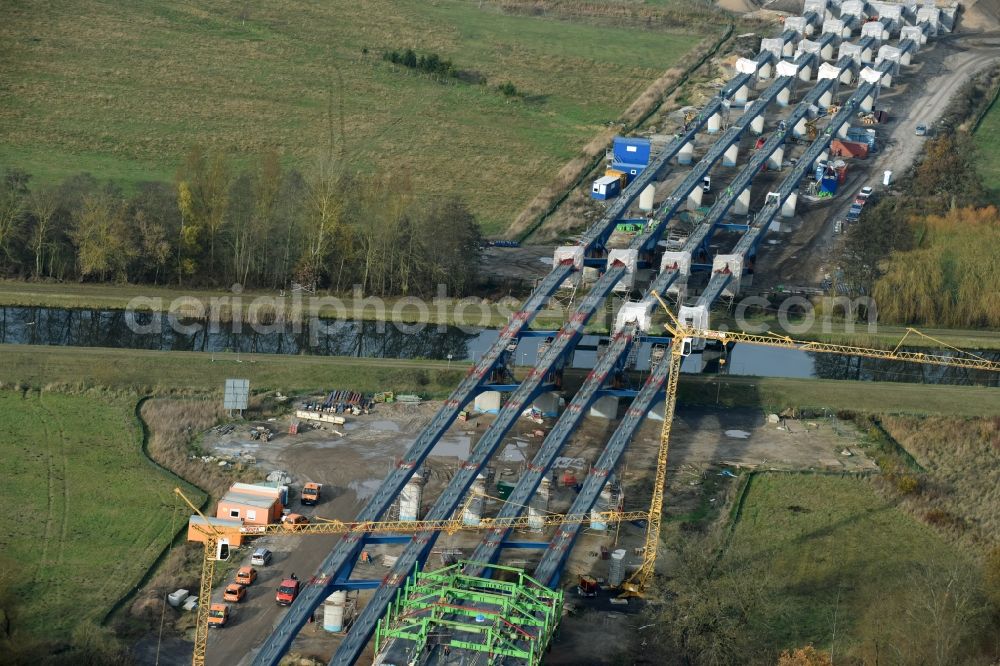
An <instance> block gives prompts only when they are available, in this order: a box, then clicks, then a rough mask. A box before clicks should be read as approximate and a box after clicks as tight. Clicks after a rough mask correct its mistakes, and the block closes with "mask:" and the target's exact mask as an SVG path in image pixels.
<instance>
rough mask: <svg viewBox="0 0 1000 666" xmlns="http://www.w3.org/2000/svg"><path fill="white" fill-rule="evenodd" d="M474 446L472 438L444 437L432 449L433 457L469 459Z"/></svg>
mask: <svg viewBox="0 0 1000 666" xmlns="http://www.w3.org/2000/svg"><path fill="white" fill-rule="evenodd" d="M471 445H472V438H471V437H468V436H459V437H442V438H441V439H439V440H438V443H437V444H435V445H434V448H433V449H431V453H430V455H432V456H454V457H456V458H461V459H463V460H464V459H466V458H468V457H469V448H470V446H471Z"/></svg>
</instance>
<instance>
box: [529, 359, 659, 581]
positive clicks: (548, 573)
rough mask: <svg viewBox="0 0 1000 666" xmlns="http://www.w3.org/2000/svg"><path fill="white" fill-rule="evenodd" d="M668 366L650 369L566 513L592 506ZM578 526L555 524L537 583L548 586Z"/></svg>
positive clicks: (625, 447)
mask: <svg viewBox="0 0 1000 666" xmlns="http://www.w3.org/2000/svg"><path fill="white" fill-rule="evenodd" d="M669 367H670V363H668V362H667V359H666V358H664V359H663V360H662V361H661V362H660V363H659V364H658V365H657V366H656V367H655V368H653V370H652V372H650V374H649V377H648V378H647V379H646V382H645V384H643V387H642V389H641V390H640V391H639V394H638V395H637V396H636V397H635V399H634V400H633V401H632V404H631V406H629V408H628V410H627V411H626V412H625V416H624V418H622V420H621V423H619V424H618V427H617V428H616V429H615V432H614V433H613V434H612V435H611V438H610V439H609V440H608V444H607V445H606V446H605V447H604V451H603V452H602V453H601V455H600V457H598V459H597V462H595V463H594V465H593V466H592V467H591V470H590V472H589V473H588V474H587V477H586V478H585V479H584V481H583V486H582V487H581V489H580V492H579V493H578V494H577V496H576V499H575V500H574V501H573V505H572V506H571V507H570V509H569V511H568V513H573V514H578V513H586V512H588V511H590V510H591V509H593V508H594V504H595V503H596V502H597V498H598V497H599V496H600V493H601V490H602V489H603V488H604V484H605V483H607V479H608V475H609V474H610V473H611V471H612V470H614V469H615V467H617V466H618V463H619V462H621V459H622V455H623V454H624V453H625V450H626V449H627V448H628V445H629V443H630V442H631V440H632V437H633V435H635V432H636V430H638V428H639V426H640V425H641V424H642V422H643V420H644V419H645V418H646V413H647V412H648V411H649V409H650V408H651V407H652V405H653V401H654V400H655V399H656V398H657V396H661V395H662V393H663V386H664V384H665V383H666V379H667V373H668V370H669ZM580 528H581V525H579V524H575V525H573V524H570V525H560V526H559V527H557V528H556V532H555V534H554V535H553V537H552V539H551V540H550V542H549V546H548V547H547V548H546V550H545V552H544V553H543V554H542V559H541V561H540V562H539V565H538V567H537V568H536V569H535V578H536V579H537V580H538V581H539V582H540V583H542V584H543V585H547V586H548V587H552V586H553V585H554V583H555V581H556V580H558V574H559V571H560V570H561V569H562V567H563V564H564V563H565V561H566V557H567V556H568V555H569V552H570V550H572V547H573V543H574V542H575V541H576V537H577V535H578V534H579V531H580Z"/></svg>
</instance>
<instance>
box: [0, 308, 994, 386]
mask: <svg viewBox="0 0 1000 666" xmlns="http://www.w3.org/2000/svg"><path fill="white" fill-rule="evenodd" d="M497 335H498V332H497V331H496V330H494V329H460V328H457V327H454V326H438V325H436V324H427V325H423V326H420V325H405V324H398V325H397V324H394V323H385V322H372V321H354V320H347V321H344V320H339V321H334V320H328V321H313V322H305V323H302V324H298V325H295V324H291V323H279V324H274V325H270V326H266V327H251V326H249V325H248V324H245V323H244V324H243V325H242V326H235V325H233V324H219V325H217V326H215V327H214V328H212V327H211V326H209V325H208V324H206V323H204V322H197V321H194V322H192V321H188V322H174V321H171V320H170V319H169V318H168V317H167V316H166V315H161V314H154V313H128V312H125V311H121V310H71V309H59V308H38V307H0V344H35V345H57V346H77V347H112V348H122V349H152V350H162V351H202V352H212V353H217V354H222V353H237V352H239V353H255V354H307V355H319V356H357V357H374V358H403V359H436V360H445V359H448V358H449V357H450V358H451V359H453V360H455V361H467V360H473V361H474V360H477V359H478V358H479V357H480V356H481V355H482V354H483V353H484V352H485V351H486V350H487V349H488V348H489V347H490V345H491V344H492V343H493V341H494V340H496V338H497ZM600 339H601V338H600V337H599V336H594V335H588V336H584V338H583V340H582V342H581V345H580V346H579V348H578V349H577V350H576V351H575V352H574V354H573V358H572V359H571V362H572V366H573V367H575V368H582V369H588V368H592V367H593V366H594V363H595V362H596V359H597V345H598V343H599V340H600ZM543 340H544V337H527V338H523V339H522V340H521V341H520V343H519V344H518V347H517V349H516V351H515V352H514V357H515V363H516V364H517V365H529V364H532V363H534V361H535V359H536V357H537V354H538V345H539V344H540V343H541V342H542V341H543ZM651 347H652V345H651V344H650V343H644V344H643V345H641V346H640V349H639V354H638V356H637V362H636V367H637V369H639V370H643V369H647V368H648V367H649V355H650V349H651ZM936 353H947V352H936ZM977 353H978V354H979V355H981V356H983V357H985V358H988V359H991V360H1000V352H977ZM700 361H701V359H700V358H699V357H698V356H693V357H692V358H690V359H689V360H688V361H686V362H685V365H684V370H685V371H686V372H702V371H703V368H702V365H703V364H702V363H701V362H700ZM726 367H727V370H726V372H728V374H731V375H752V376H758V377H818V378H823V379H856V380H868V381H896V382H917V383H930V384H974V385H985V386H1000V376H998V374H997V373H990V372H983V371H971V370H964V369H960V368H946V367H937V366H929V365H922V364H914V363H902V362H896V361H883V360H875V359H867V358H861V357H852V356H839V355H832V354H817V353H813V352H803V351H798V350H791V349H769V348H766V347H755V346H749V345H737V346H736V347H735V348H734V349H733V350H732V352H731V354H730V356H729V358H728V362H727V364H726ZM707 368H708V370H709V371H712V370H714V369H716V368H717V364H711V363H710V364H708V365H707Z"/></svg>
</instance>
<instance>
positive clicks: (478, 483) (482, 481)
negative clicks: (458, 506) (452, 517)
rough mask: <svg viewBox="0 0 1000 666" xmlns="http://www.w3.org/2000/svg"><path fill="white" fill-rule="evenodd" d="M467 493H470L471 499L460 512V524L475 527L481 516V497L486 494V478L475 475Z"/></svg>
mask: <svg viewBox="0 0 1000 666" xmlns="http://www.w3.org/2000/svg"><path fill="white" fill-rule="evenodd" d="M469 492H470V493H472V495H473V499H472V501H471V502H469V503H468V506H466V508H465V510H464V511H463V512H462V524H463V525H471V526H473V527H475V526H476V525H478V524H479V521H480V520H481V519H482V516H483V495H485V494H486V477H484V476H483V475H482V474H477V475H476V480H475V481H474V482H473V483H472V487H471V488H470V489H469Z"/></svg>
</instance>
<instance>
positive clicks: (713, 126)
mask: <svg viewBox="0 0 1000 666" xmlns="http://www.w3.org/2000/svg"><path fill="white" fill-rule="evenodd" d="M721 128H722V116H721V115H719V114H718V113H713V114H712V115H711V116H709V117H708V122H706V123H705V129H706V131H707V132H708V133H709V134H718V133H719V129H721Z"/></svg>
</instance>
